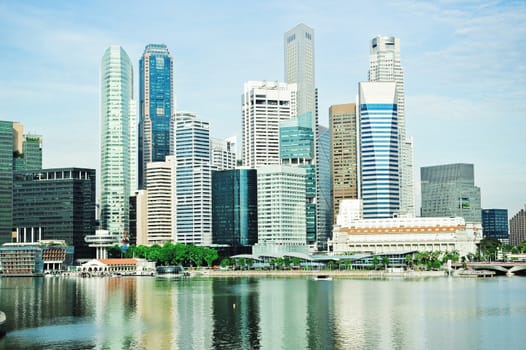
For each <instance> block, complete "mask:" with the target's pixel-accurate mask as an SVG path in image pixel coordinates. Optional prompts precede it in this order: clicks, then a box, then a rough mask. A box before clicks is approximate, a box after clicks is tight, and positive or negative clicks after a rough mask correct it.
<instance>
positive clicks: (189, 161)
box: [175, 112, 212, 245]
mask: <svg viewBox="0 0 526 350" xmlns="http://www.w3.org/2000/svg"><path fill="white" fill-rule="evenodd" d="M209 129H210V127H209V123H208V122H205V121H202V120H199V119H197V116H196V115H195V114H193V113H183V112H181V113H177V117H176V119H175V198H176V203H175V232H176V233H175V235H176V241H177V242H179V243H192V244H197V245H210V244H211V243H212V193H211V192H212V179H211V176H212V175H211V166H210V130H209Z"/></svg>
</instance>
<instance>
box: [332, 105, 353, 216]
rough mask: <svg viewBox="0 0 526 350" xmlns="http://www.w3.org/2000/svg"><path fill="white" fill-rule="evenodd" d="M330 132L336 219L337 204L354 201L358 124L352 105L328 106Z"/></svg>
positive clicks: (335, 214)
mask: <svg viewBox="0 0 526 350" xmlns="http://www.w3.org/2000/svg"><path fill="white" fill-rule="evenodd" d="M329 128H330V130H331V153H330V154H331V173H332V202H333V215H334V219H335V220H336V218H337V216H338V213H339V211H340V202H341V201H343V200H348V199H357V198H358V193H359V192H358V190H359V186H358V183H359V181H358V178H359V177H358V163H359V158H358V154H359V153H358V144H357V141H358V123H357V120H356V104H355V103H346V104H339V105H332V106H331V107H330V108H329Z"/></svg>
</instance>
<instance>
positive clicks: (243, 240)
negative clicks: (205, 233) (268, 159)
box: [212, 169, 258, 247]
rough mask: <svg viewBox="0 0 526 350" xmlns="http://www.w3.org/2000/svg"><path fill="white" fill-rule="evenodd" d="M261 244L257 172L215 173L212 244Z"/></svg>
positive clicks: (225, 171)
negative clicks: (258, 242)
mask: <svg viewBox="0 0 526 350" xmlns="http://www.w3.org/2000/svg"><path fill="white" fill-rule="evenodd" d="M257 240H258V203H257V172H256V170H255V169H232V170H223V171H214V172H212V243H213V244H220V245H229V246H231V247H238V246H252V245H254V244H255V243H256V242H257Z"/></svg>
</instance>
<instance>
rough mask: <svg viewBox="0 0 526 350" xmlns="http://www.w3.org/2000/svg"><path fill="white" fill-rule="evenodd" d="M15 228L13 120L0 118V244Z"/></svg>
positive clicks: (8, 240) (8, 239)
mask: <svg viewBox="0 0 526 350" xmlns="http://www.w3.org/2000/svg"><path fill="white" fill-rule="evenodd" d="M12 228H13V122H9V121H3V120H0V244H2V243H7V242H11V232H12Z"/></svg>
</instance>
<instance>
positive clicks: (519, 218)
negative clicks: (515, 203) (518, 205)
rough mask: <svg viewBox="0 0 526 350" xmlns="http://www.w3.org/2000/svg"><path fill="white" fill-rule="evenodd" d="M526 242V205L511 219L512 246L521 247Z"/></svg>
mask: <svg viewBox="0 0 526 350" xmlns="http://www.w3.org/2000/svg"><path fill="white" fill-rule="evenodd" d="M524 240H526V205H525V206H524V209H521V210H519V211H518V212H517V214H515V215H513V217H512V218H511V219H510V244H511V245H515V246H516V245H519V244H521V243H522V242H523V241H524Z"/></svg>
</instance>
